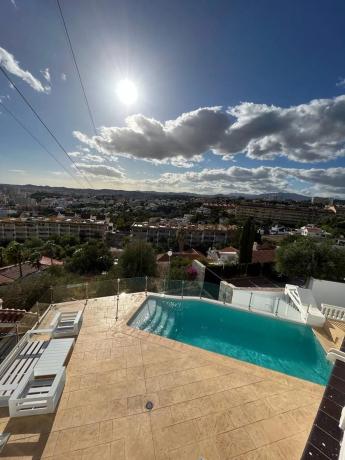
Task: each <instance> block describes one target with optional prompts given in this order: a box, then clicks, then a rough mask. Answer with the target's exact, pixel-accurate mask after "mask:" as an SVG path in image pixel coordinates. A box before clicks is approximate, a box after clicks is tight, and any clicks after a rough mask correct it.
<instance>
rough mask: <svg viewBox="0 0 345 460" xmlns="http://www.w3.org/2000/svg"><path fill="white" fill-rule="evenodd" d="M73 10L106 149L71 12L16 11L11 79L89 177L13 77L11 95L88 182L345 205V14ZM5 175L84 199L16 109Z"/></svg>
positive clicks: (262, 8)
mask: <svg viewBox="0 0 345 460" xmlns="http://www.w3.org/2000/svg"><path fill="white" fill-rule="evenodd" d="M60 3H61V6H62V9H63V12H64V16H65V20H66V22H67V26H68V29H69V32H70V36H71V39H72V43H73V46H74V50H75V52H76V55H77V60H78V64H79V68H80V71H81V75H82V78H83V82H84V85H85V89H86V92H87V96H88V99H89V103H90V106H91V109H92V114H93V117H94V120H95V123H96V126H97V128H98V133H97V136H96V137H95V136H94V133H93V130H92V126H91V123H90V119H89V117H88V113H87V110H86V107H85V103H84V100H83V97H82V92H81V88H80V84H79V81H78V78H77V74H76V70H75V67H74V64H73V61H72V58H71V55H70V51H69V48H68V44H67V41H66V36H65V34H64V30H63V26H62V22H61V18H60V16H59V11H58V7H57V3H56V0H30V2H28V1H26V0H25V1H24V0H12V1H11V0H2V2H1V6H0V65H2V66H3V67H4V68H5V70H6V71H7V72H8V74H9V76H10V77H11V78H12V79H13V81H14V82H15V84H16V85H17V86H18V88H20V90H21V91H23V93H24V94H25V96H26V97H27V98H28V99H29V101H30V102H31V103H32V105H33V106H34V107H35V109H36V110H37V111H38V113H39V114H40V115H41V116H42V118H43V119H44V121H45V122H46V123H47V125H48V126H49V127H50V128H51V129H52V130H53V131H54V133H55V134H56V136H57V137H58V139H59V141H60V142H61V144H62V145H63V146H64V147H65V149H66V150H67V151H68V152H69V153H70V155H71V158H72V159H73V161H74V162H75V163H76V164H77V165H78V170H76V169H75V168H74V167H73V165H72V164H71V163H69V162H68V160H67V159H66V157H65V156H64V154H63V152H62V151H61V150H60V149H59V148H58V147H57V146H56V144H55V143H54V142H53V141H52V139H51V138H50V137H49V135H48V134H47V133H46V132H45V131H44V129H43V128H42V126H40V124H39V123H38V121H37V120H36V119H35V118H34V117H33V115H32V114H31V113H30V111H29V110H28V109H27V107H26V106H25V105H24V104H23V102H22V101H21V100H20V98H19V96H18V95H17V94H16V92H15V91H14V90H13V89H12V88H10V87H9V84H8V81H7V80H6V79H5V78H4V77H3V76H2V75H0V97H1V101H2V103H3V104H4V105H6V107H8V108H9V109H10V110H11V111H12V112H13V113H14V114H15V115H16V116H17V117H18V118H20V120H21V121H22V122H23V123H24V124H25V125H26V126H27V127H28V128H29V129H30V130H31V131H32V132H33V133H34V135H35V136H37V137H38V138H39V140H40V141H41V142H42V143H43V144H44V145H45V146H46V147H47V148H48V149H49V151H50V152H51V153H52V154H53V155H54V156H56V157H57V158H58V160H59V162H62V163H63V164H64V165H65V167H66V168H67V169H68V170H69V171H70V172H71V174H72V176H73V177H75V178H76V179H77V180H78V181H79V182H81V183H83V184H84V185H85V186H86V185H87V184H86V178H87V180H88V182H89V183H91V184H92V185H93V186H94V187H95V188H114V189H130V190H162V191H190V192H200V193H202V192H205V193H220V192H222V193H232V192H241V193H245V192H248V193H253V192H254V193H255V192H257V193H262V192H274V191H295V192H302V193H306V194H310V195H326V196H339V197H344V196H345V159H344V158H345V145H344V144H345V97H344V96H343V95H344V92H345V60H344V59H343V55H344V49H345V34H344V33H343V19H344V17H345V3H344V2H343V1H342V0H339V1H337V0H334V1H332V2H328V1H326V0H325V1H318V0H304V1H303V2H301V1H297V0H296V1H295V0H290V1H289V2H286V1H282V0H278V1H277V0H261V1H257V0H256V1H254V0H253V1H242V0H237V1H231V0H228V1H201V0H197V1H194V0H189V1H188V2H185V1H184V2H183V1H174V2H171V1H156V0H153V1H152V0H151V1H141V2H138V1H132V0H126V1H125V0H123V1H116V0H97V2H96V1H95V0H73V2H71V1H67V0H60ZM46 69H48V72H47V70H46ZM123 79H128V80H130V81H132V82H133V83H134V85H135V86H136V89H137V93H138V98H137V101H136V102H135V103H133V104H131V105H126V104H124V103H123V102H122V101H121V100H120V98H119V97H118V94H117V87H118V84H119V82H120V81H122V80H123ZM103 127H105V128H103ZM0 162H1V168H0V181H1V182H2V183H19V184H24V183H34V184H40V185H65V186H77V185H78V183H77V182H76V181H75V180H74V179H73V178H72V177H70V175H68V174H67V173H66V172H65V171H64V169H62V168H61V167H60V165H59V164H58V163H56V162H55V161H54V160H53V159H52V158H51V157H49V156H48V155H47V153H46V152H45V151H43V150H42V149H41V147H40V146H39V145H37V144H36V143H35V142H34V141H33V140H32V139H31V138H30V137H29V136H28V135H27V133H26V132H25V131H24V130H23V129H22V128H20V127H19V126H18V125H17V124H16V123H15V122H14V121H13V119H12V118H11V117H10V116H9V115H8V114H7V113H6V111H5V110H4V109H3V107H1V106H0Z"/></svg>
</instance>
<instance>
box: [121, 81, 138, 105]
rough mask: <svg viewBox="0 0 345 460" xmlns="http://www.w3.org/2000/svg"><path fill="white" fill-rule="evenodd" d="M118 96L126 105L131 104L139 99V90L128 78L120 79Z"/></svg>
mask: <svg viewBox="0 0 345 460" xmlns="http://www.w3.org/2000/svg"><path fill="white" fill-rule="evenodd" d="M116 94H117V97H118V98H119V99H120V101H121V102H122V103H123V104H125V105H131V104H134V102H136V100H137V99H138V90H137V87H136V86H135V84H134V83H133V82H132V81H131V80H128V79H125V80H120V81H119V83H118V84H117V88H116Z"/></svg>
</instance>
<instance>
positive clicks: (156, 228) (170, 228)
mask: <svg viewBox="0 0 345 460" xmlns="http://www.w3.org/2000/svg"><path fill="white" fill-rule="evenodd" d="M181 229H183V232H184V241H185V246H187V247H188V246H189V247H193V246H197V245H200V244H205V245H209V246H213V245H216V244H224V245H226V244H228V243H229V241H230V240H231V237H233V235H234V232H235V230H236V226H234V225H158V224H157V225H150V224H149V223H148V222H142V223H134V224H133V225H132V227H131V234H132V237H133V238H136V239H143V240H145V241H148V242H150V243H153V244H155V245H159V244H160V243H167V244H168V245H169V244H172V243H173V242H175V241H176V239H177V232H178V231H179V230H181Z"/></svg>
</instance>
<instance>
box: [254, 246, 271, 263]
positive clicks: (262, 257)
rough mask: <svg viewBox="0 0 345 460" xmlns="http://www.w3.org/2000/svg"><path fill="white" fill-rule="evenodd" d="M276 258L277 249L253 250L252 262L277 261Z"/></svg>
mask: <svg viewBox="0 0 345 460" xmlns="http://www.w3.org/2000/svg"><path fill="white" fill-rule="evenodd" d="M275 260H276V250H275V249H258V250H257V251H253V256H252V263H253V264H256V263H260V264H265V263H266V264H267V263H271V262H275Z"/></svg>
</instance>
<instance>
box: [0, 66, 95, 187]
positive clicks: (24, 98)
mask: <svg viewBox="0 0 345 460" xmlns="http://www.w3.org/2000/svg"><path fill="white" fill-rule="evenodd" d="M0 70H1V72H2V73H3V74H4V76H5V77H6V78H7V80H8V81H9V82H10V83H11V85H12V86H13V88H14V89H15V90H16V91H17V93H18V94H19V95H20V97H21V98H22V99H23V101H24V102H25V104H26V105H27V106H28V107H29V109H30V110H31V112H32V113H33V114H34V115H35V117H36V118H37V119H38V120H39V122H40V123H41V124H42V125H43V126H44V127H45V129H46V130H47V131H48V133H49V134H50V135H51V137H52V138H53V139H54V141H55V142H56V144H57V145H58V146H59V147H60V149H61V150H62V151H63V152H64V154H65V155H66V157H67V158H68V159H69V161H70V162H71V163H73V165H74V167H75V168H76V169H77V170H78V171H79V173H80V174H82V176H83V178H84V179H85V181H86V182H87V183H88V185H89V186H90V187H91V188H93V186H92V184H91V182H90V181H89V179H88V178H87V177H86V176H85V174H84V173H83V171H82V170H80V169H79V167H78V165H77V164H76V163H75V161H74V160H73V158H71V157H70V155H69V154H68V152H67V150H66V149H65V148H64V146H63V145H62V144H61V142H60V141H59V140H58V138H57V137H56V136H55V134H54V133H53V132H52V131H51V129H50V128H49V127H48V126H47V125H46V124H45V122H44V121H43V120H42V118H41V117H40V115H39V114H38V113H37V112H36V110H35V109H34V108H33V106H32V105H31V104H30V102H29V101H28V100H27V99H26V97H25V96H24V94H23V93H22V92H21V91H20V89H18V87H17V86H16V84H15V83H14V81H13V80H12V79H11V77H10V76H9V75H8V74H7V72H6V71H5V69H4V68H3V67H2V66H1V65H0Z"/></svg>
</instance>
